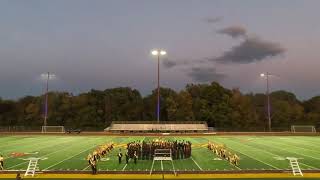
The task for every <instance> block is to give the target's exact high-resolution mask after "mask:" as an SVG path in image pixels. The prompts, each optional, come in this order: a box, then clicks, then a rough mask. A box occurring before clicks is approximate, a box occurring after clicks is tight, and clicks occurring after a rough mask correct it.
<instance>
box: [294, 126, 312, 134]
mask: <svg viewBox="0 0 320 180" xmlns="http://www.w3.org/2000/svg"><path fill="white" fill-rule="evenodd" d="M297 127H299V128H310V130H311V131H297ZM291 132H293V133H296V132H311V133H316V132H317V131H316V128H315V126H312V125H292V126H291Z"/></svg>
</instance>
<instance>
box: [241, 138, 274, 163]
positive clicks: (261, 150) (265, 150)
mask: <svg viewBox="0 0 320 180" xmlns="http://www.w3.org/2000/svg"><path fill="white" fill-rule="evenodd" d="M235 143H237V144H240V143H238V142H235ZM241 145H244V146H247V147H249V148H253V149H256V150H258V151H264V152H266V153H268V154H271V155H272V156H279V155H278V154H274V153H271V152H269V151H266V150H264V149H259V148H255V147H252V146H249V145H247V144H241ZM277 169H279V168H277Z"/></svg>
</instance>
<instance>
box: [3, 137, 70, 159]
mask: <svg viewBox="0 0 320 180" xmlns="http://www.w3.org/2000/svg"><path fill="white" fill-rule="evenodd" d="M68 142H71V140H70V141H66V142H63V143H61V144H64V143H68ZM47 143H48V142H47ZM40 144H42V143H39V144H33V146H36V147H37V146H39V145H40ZM58 144H60V142H58V143H53V144H50V145H48V146H42V148H40V149H36V150H35V151H38V152H39V150H41V149H45V148H48V147H51V146H56V145H58ZM20 148H21V147H20ZM14 149H17V148H14ZM10 158H14V157H13V156H7V158H6V159H10Z"/></svg>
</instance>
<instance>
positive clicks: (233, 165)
mask: <svg viewBox="0 0 320 180" xmlns="http://www.w3.org/2000/svg"><path fill="white" fill-rule="evenodd" d="M230 164H231V165H232V166H234V167H235V168H237V169H238V170H242V169H241V168H239V167H238V166H236V165H234V164H232V163H230Z"/></svg>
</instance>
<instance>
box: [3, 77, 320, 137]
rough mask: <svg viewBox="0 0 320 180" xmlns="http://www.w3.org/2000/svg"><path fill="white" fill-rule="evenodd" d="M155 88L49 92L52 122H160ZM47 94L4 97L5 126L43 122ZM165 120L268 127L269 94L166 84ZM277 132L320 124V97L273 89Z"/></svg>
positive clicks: (68, 124) (79, 125)
mask: <svg viewBox="0 0 320 180" xmlns="http://www.w3.org/2000/svg"><path fill="white" fill-rule="evenodd" d="M156 101H157V98H156V90H154V91H153V92H152V94H150V95H147V96H145V97H142V96H141V94H140V93H139V91H137V90H135V89H131V88H129V87H119V88H113V89H106V90H104V91H99V90H91V91H90V92H87V93H82V94H79V95H77V96H73V95H72V94H70V93H67V92H50V93H49V102H48V106H49V114H48V125H61V126H66V127H72V128H83V129H86V128H87V129H90V128H92V129H95V130H99V129H100V130H102V129H103V128H105V127H107V126H108V125H110V123H111V122H112V121H150V120H156ZM43 107H44V96H43V95H42V96H26V97H23V98H21V99H19V100H16V101H13V100H3V99H1V98H0V126H6V127H8V126H11V127H13V126H33V127H38V126H42V125H43ZM160 111H161V117H160V120H161V121H194V120H196V121H206V122H207V123H208V125H209V126H211V127H215V128H217V129H220V130H227V131H264V130H266V129H267V127H268V126H267V118H266V96H265V94H252V93H251V94H242V93H241V92H240V91H239V90H238V89H232V90H230V89H226V88H224V87H222V86H221V85H220V84H218V83H216V82H212V83H211V84H189V85H187V86H186V87H185V89H183V90H182V91H180V92H176V91H174V90H172V89H169V88H161V109H160ZM271 111H272V112H271V114H272V127H273V130H275V131H277V130H288V129H289V128H290V126H291V125H315V126H319V124H320V96H316V97H313V98H311V99H309V100H306V101H303V102H302V101H299V100H298V99H297V98H296V96H295V95H294V94H293V93H290V92H286V91H275V92H272V93H271Z"/></svg>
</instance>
